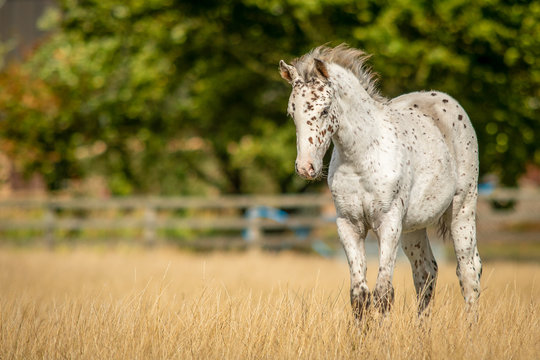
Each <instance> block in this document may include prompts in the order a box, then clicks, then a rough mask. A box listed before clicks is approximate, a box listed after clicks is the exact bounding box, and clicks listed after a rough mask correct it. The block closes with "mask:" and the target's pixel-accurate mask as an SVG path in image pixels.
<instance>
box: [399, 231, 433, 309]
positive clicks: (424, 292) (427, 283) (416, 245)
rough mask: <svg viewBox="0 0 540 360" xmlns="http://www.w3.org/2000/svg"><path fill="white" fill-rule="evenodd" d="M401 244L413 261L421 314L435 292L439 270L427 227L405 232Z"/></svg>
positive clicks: (410, 260) (415, 285) (412, 265)
mask: <svg viewBox="0 0 540 360" xmlns="http://www.w3.org/2000/svg"><path fill="white" fill-rule="evenodd" d="M401 246H402V248H403V252H404V253H405V254H406V255H407V258H408V259H409V262H410V263H411V268H412V272H413V280H414V287H415V289H416V295H417V299H418V313H419V314H421V313H422V312H423V311H424V310H425V309H426V308H427V306H428V305H429V303H430V301H431V299H432V298H433V296H434V294H435V285H436V282H437V272H438V267H437V262H436V261H435V258H434V256H433V252H432V251H431V246H430V245H429V239H428V237H427V232H426V229H421V230H417V231H414V232H410V233H406V234H403V235H402V237H401Z"/></svg>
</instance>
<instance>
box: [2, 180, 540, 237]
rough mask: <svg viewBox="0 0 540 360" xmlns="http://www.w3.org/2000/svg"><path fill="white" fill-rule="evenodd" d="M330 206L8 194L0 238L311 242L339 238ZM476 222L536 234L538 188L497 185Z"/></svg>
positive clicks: (320, 201)
mask: <svg viewBox="0 0 540 360" xmlns="http://www.w3.org/2000/svg"><path fill="white" fill-rule="evenodd" d="M497 207H500V208H502V209H499V210H497V209H496V208H497ZM332 211H333V205H332V200H331V197H330V196H329V195H328V194H324V195H323V194H308V195H277V196H220V197H213V198H201V197H169V198H162V197H139V198H137V197H131V198H111V199H82V198H81V199H77V198H75V199H56V198H50V199H7V200H1V201H0V242H10V241H11V242H13V241H14V242H17V241H19V242H30V241H37V240H42V241H45V243H46V244H48V245H49V246H54V245H55V244H56V243H58V242H60V241H82V240H85V241H97V240H99V241H108V240H118V239H130V240H131V241H133V240H135V241H138V240H141V241H142V242H143V243H144V244H158V243H162V242H165V241H173V242H175V243H177V244H179V245H184V246H190V247H199V246H203V247H235V246H257V247H260V246H270V245H276V244H280V245H287V244H288V245H294V246H297V245H302V244H303V245H306V246H310V245H311V244H312V243H313V242H314V241H320V240H323V241H335V240H336V239H337V232H336V230H335V221H334V220H335V213H333V212H332ZM478 229H479V239H480V240H481V241H490V240H494V239H495V240H497V239H498V240H502V241H518V240H520V239H525V240H527V241H535V240H540V191H520V190H511V189H498V190H496V191H495V192H493V193H492V194H490V195H489V196H481V197H480V200H479V223H478Z"/></svg>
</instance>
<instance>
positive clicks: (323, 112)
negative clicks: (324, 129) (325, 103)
mask: <svg viewBox="0 0 540 360" xmlns="http://www.w3.org/2000/svg"><path fill="white" fill-rule="evenodd" d="M321 115H322V116H326V115H328V108H325V109H324V110H323V111H322V113H321Z"/></svg>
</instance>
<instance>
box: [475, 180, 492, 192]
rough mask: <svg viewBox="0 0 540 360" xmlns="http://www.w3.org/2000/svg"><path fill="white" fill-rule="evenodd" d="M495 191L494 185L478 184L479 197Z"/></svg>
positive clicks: (489, 183)
mask: <svg viewBox="0 0 540 360" xmlns="http://www.w3.org/2000/svg"><path fill="white" fill-rule="evenodd" d="M493 190H495V184H494V183H493V182H491V181H488V182H484V183H480V184H478V193H479V194H480V195H489V194H491V193H492V192H493Z"/></svg>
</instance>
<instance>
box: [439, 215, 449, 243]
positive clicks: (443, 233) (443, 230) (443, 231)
mask: <svg viewBox="0 0 540 360" xmlns="http://www.w3.org/2000/svg"><path fill="white" fill-rule="evenodd" d="M446 220H447V217H446V216H444V215H443V216H441V217H440V218H439V221H438V222H437V235H439V237H440V238H441V239H442V241H443V242H445V241H446V239H448V237H449V236H450V227H449V226H448V222H447V221H446Z"/></svg>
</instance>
